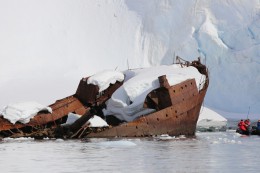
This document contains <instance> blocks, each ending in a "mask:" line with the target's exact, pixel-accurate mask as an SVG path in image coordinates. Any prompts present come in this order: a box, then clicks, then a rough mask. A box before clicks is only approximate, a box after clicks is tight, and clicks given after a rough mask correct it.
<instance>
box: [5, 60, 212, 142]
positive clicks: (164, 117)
mask: <svg viewBox="0 0 260 173" xmlns="http://www.w3.org/2000/svg"><path fill="white" fill-rule="evenodd" d="M177 63H179V64H181V65H182V66H194V67H195V68H197V69H198V71H199V72H200V73H201V74H204V75H206V79H205V81H203V87H202V88H199V89H198V88H197V85H196V82H195V79H189V80H186V81H184V82H181V83H179V84H177V85H173V86H170V85H169V83H168V81H167V77H166V76H165V75H164V76H160V77H159V78H158V80H159V83H160V87H159V88H158V89H155V90H153V91H151V92H150V93H149V94H148V95H147V96H146V99H145V101H144V104H143V107H144V108H151V109H154V110H155V111H154V112H153V113H151V114H148V115H143V116H141V117H139V118H137V119H136V120H134V121H132V122H128V123H122V122H120V121H118V123H116V124H114V125H112V126H110V127H109V128H89V127H86V125H82V124H84V121H87V120H88V119H89V118H91V117H92V116H93V115H98V116H100V117H102V118H103V112H102V109H103V108H104V107H105V102H106V101H107V100H108V99H109V98H110V97H111V96H112V94H113V93H114V91H116V90H117V89H118V88H119V87H120V86H121V85H122V84H123V82H116V83H115V84H110V86H109V87H108V88H107V89H106V90H104V91H102V92H99V87H98V86H96V85H92V84H88V83H87V79H88V78H83V79H82V80H81V81H80V83H79V86H78V88H77V91H76V93H75V94H74V95H72V96H69V97H66V98H64V99H61V100H57V101H56V102H55V103H54V104H52V105H50V107H51V108H52V110H53V112H52V113H51V114H50V113H44V112H40V113H38V114H37V115H36V116H35V117H34V118H32V119H31V120H30V122H29V123H27V124H22V123H19V122H17V123H16V124H12V123H10V122H9V121H8V120H6V119H4V118H3V117H0V136H3V137H7V136H15V134H18V133H19V134H21V135H23V136H38V135H37V134H36V135H35V133H38V132H37V127H38V126H41V127H43V128H41V132H42V133H44V136H45V137H46V136H47V137H48V136H49V137H53V136H54V137H55V136H58V137H63V138H64V137H66V138H74V137H80V138H81V137H116V136H119V137H143V136H153V135H160V134H169V135H174V136H176V135H187V136H189V135H194V133H195V129H196V124H197V120H198V117H199V112H200V108H201V105H202V102H203V100H204V97H205V94H206V92H207V88H208V84H209V79H208V71H207V68H206V66H205V65H203V64H201V62H200V59H198V60H197V61H193V62H191V63H190V62H188V61H184V60H182V59H181V58H177ZM70 112H73V113H76V114H79V115H83V116H82V118H80V119H79V120H77V121H76V122H75V123H74V124H72V125H71V126H70V127H66V128H63V127H62V126H59V127H58V128H56V130H55V129H53V128H55V127H57V125H60V124H62V123H64V122H65V121H66V119H67V115H68V114H69V113H70ZM113 121H114V120H113ZM118 124H119V125H118ZM48 128H50V129H48ZM42 129H43V130H42ZM86 129H88V130H86ZM35 130H36V131H35ZM65 131H67V132H65ZM71 132H73V133H76V134H72V135H71V134H70V133H71ZM25 133H26V135H25ZM28 133H31V135H30V134H29V135H28ZM57 133H59V134H57ZM50 134H51V135H50ZM52 135H53V136H52ZM40 136H42V135H40Z"/></svg>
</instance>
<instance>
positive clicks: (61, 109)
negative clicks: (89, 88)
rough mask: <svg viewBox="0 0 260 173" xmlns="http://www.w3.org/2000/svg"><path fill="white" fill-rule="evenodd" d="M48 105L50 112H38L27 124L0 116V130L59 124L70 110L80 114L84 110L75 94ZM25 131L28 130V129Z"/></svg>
mask: <svg viewBox="0 0 260 173" xmlns="http://www.w3.org/2000/svg"><path fill="white" fill-rule="evenodd" d="M49 107H51V108H52V113H38V114H37V115H36V116H35V117H34V118H32V119H31V120H30V122H29V123H27V124H22V123H19V122H17V123H15V124H12V123H11V122H9V121H8V120H6V119H4V118H3V117H0V132H2V131H7V130H8V131H10V130H11V131H12V130H14V131H15V130H16V129H21V130H22V128H23V129H25V128H26V127H34V126H41V125H47V124H48V125H49V126H51V125H55V124H61V123H64V120H66V119H65V118H66V116H67V115H68V114H69V113H70V112H75V113H77V114H80V115H82V114H84V113H85V112H86V108H85V107H84V105H83V104H82V103H81V102H80V101H79V100H78V99H77V98H76V97H75V96H69V97H66V98H64V99H61V100H57V101H56V102H55V103H54V104H52V105H50V106H49ZM63 118H64V119H63ZM26 131H28V129H27V130H26Z"/></svg>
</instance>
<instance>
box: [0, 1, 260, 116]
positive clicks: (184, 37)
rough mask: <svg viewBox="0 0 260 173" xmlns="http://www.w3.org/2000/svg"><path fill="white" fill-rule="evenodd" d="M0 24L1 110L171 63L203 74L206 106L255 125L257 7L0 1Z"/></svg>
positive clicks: (259, 70)
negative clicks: (82, 83)
mask: <svg viewBox="0 0 260 173" xmlns="http://www.w3.org/2000/svg"><path fill="white" fill-rule="evenodd" d="M0 23H1V27H0V61H1V63H0V79H1V80H0V96H1V99H0V108H1V107H3V106H5V105H7V104H10V103H12V102H23V101H27V100H32V99H33V100H35V101H37V102H39V103H42V104H50V103H52V102H54V101H55V100H56V99H59V98H63V97H66V96H68V95H71V94H73V93H75V91H76V88H77V85H78V82H79V80H80V79H81V78H82V77H86V76H90V75H93V74H95V73H96V72H98V71H101V70H105V69H119V70H125V69H129V68H130V69H133V68H141V67H150V66H158V65H163V64H165V65H166V64H172V63H173V62H174V57H175V56H177V55H178V56H180V57H182V58H184V59H186V60H194V59H196V58H197V57H201V60H202V62H203V63H205V64H206V65H207V66H208V67H209V71H210V86H209V89H208V92H207V95H206V98H205V105H206V106H209V107H211V108H213V109H217V110H222V111H225V112H235V113H246V112H247V111H248V107H249V106H250V108H251V109H250V114H254V116H255V117H260V90H259V86H260V59H259V57H260V1H259V0H250V1H245V0H218V1H214V0H190V1H182V0H160V1H157V0H115V1H112V0H97V1H84V0H75V1H69V0H54V1H50V0H27V1H20V0H13V1H5V0H0Z"/></svg>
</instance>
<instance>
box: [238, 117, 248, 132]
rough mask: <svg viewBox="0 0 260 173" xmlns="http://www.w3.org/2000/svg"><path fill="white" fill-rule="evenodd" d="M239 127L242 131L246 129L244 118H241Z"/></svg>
mask: <svg viewBox="0 0 260 173" xmlns="http://www.w3.org/2000/svg"><path fill="white" fill-rule="evenodd" d="M238 128H239V130H241V131H242V132H244V131H246V130H247V128H246V123H245V122H244V120H243V119H241V120H240V122H239V123H238Z"/></svg>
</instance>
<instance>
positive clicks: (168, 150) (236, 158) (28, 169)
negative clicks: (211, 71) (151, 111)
mask: <svg viewBox="0 0 260 173" xmlns="http://www.w3.org/2000/svg"><path fill="white" fill-rule="evenodd" d="M259 146H260V137H259V136H241V135H239V134H237V133H235V131H234V130H228V131H226V132H201V133H199V132H197V133H196V136H195V137H193V138H186V137H184V136H181V137H169V136H166V135H165V136H160V137H151V138H131V139H129V138H113V139H85V140H61V139H57V140H56V139H45V140H34V139H28V138H19V139H9V138H6V139H4V140H2V141H0V170H1V171H0V172H1V173H7V172H24V173H36V172H38V173H41V172H46V173H48V172H51V173H52V172H53V173H58V172H62V173H65V172H71V173H75V172H84V173H88V172H149V173H150V172H156V173H157V172H159V173H161V172H162V173H165V172H180V173H184V172H198V173H203V172H220V173H224V172H227V173H230V172H247V173H248V172H258V171H259V166H260V165H259V163H260V162H259V160H260V154H259V153H260V147H259Z"/></svg>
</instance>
